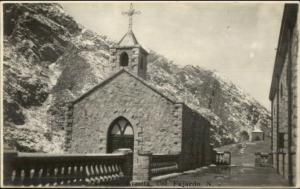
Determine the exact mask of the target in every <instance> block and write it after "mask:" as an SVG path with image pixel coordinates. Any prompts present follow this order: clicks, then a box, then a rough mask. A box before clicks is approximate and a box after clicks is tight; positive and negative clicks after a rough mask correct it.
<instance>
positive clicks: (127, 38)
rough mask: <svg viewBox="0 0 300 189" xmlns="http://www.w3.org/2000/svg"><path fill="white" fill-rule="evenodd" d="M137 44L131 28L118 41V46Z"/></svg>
mask: <svg viewBox="0 0 300 189" xmlns="http://www.w3.org/2000/svg"><path fill="white" fill-rule="evenodd" d="M138 44H139V43H138V41H137V39H136V37H135V35H134V33H133V32H132V31H131V30H130V31H128V32H127V33H126V34H125V35H124V36H123V37H122V39H121V40H120V41H119V43H118V45H119V46H134V45H138Z"/></svg>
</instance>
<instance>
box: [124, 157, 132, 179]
mask: <svg viewBox="0 0 300 189" xmlns="http://www.w3.org/2000/svg"><path fill="white" fill-rule="evenodd" d="M124 155H125V162H124V164H123V166H124V177H125V182H126V184H129V183H130V181H131V180H132V169H133V153H132V152H126V153H124Z"/></svg>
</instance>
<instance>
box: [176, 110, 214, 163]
mask: <svg viewBox="0 0 300 189" xmlns="http://www.w3.org/2000/svg"><path fill="white" fill-rule="evenodd" d="M182 113H183V122H182V123H183V133H182V135H183V138H182V141H183V144H182V156H183V157H182V158H183V162H184V165H183V167H184V168H185V169H192V168H195V167H201V166H203V165H207V164H209V163H210V160H209V157H210V156H208V155H207V154H208V153H210V143H209V142H210V138H209V126H210V123H209V122H208V121H207V120H206V119H204V118H203V117H202V116H201V115H199V114H198V113H197V112H195V111H193V110H192V109H190V108H189V107H187V106H185V105H183V112H182Z"/></svg>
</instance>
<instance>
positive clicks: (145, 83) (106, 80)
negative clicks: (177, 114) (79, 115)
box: [71, 68, 177, 104]
mask: <svg viewBox="0 0 300 189" xmlns="http://www.w3.org/2000/svg"><path fill="white" fill-rule="evenodd" d="M123 72H125V73H127V74H128V75H130V76H132V77H133V78H135V79H136V80H138V81H140V82H141V83H142V84H143V85H145V86H146V87H148V88H150V89H151V90H153V91H154V92H155V93H157V94H159V95H160V96H162V97H163V98H165V99H167V100H168V101H170V102H172V103H173V104H175V103H177V102H175V101H174V100H172V99H170V98H169V97H167V96H166V95H164V94H163V93H162V92H160V91H159V90H158V89H156V88H154V87H152V86H150V85H149V84H148V83H147V82H146V81H145V80H143V79H142V78H139V77H138V76H136V75H134V74H133V73H131V72H129V71H128V70H126V69H124V68H123V69H121V70H119V71H118V72H116V73H114V74H112V75H110V76H109V77H108V78H106V79H104V80H103V81H102V82H100V83H99V84H97V85H96V86H94V87H93V88H91V89H90V90H89V91H87V92H85V93H84V94H82V95H81V96H79V97H78V98H76V99H75V100H73V101H71V103H72V104H76V103H77V102H79V101H81V100H82V99H83V98H85V97H86V96H88V95H89V94H91V93H92V92H94V91H95V90H97V89H98V88H100V87H101V86H103V85H105V84H106V83H108V82H109V81H111V80H112V79H114V78H115V77H117V76H118V75H120V74H121V73H123Z"/></svg>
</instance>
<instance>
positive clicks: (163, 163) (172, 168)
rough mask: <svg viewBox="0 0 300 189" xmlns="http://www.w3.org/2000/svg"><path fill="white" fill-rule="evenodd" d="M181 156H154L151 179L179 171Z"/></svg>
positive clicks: (152, 158)
mask: <svg viewBox="0 0 300 189" xmlns="http://www.w3.org/2000/svg"><path fill="white" fill-rule="evenodd" d="M179 157H180V155H152V156H151V163H150V169H151V171H150V172H151V177H154V176H158V175H163V174H168V173H174V172H177V171H179Z"/></svg>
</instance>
